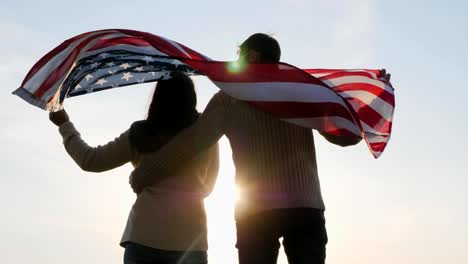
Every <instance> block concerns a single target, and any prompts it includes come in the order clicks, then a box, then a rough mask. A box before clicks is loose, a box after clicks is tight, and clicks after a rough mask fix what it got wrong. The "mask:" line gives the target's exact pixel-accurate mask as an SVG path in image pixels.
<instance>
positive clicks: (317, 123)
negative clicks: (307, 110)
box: [283, 116, 361, 136]
mask: <svg viewBox="0 0 468 264" xmlns="http://www.w3.org/2000/svg"><path fill="white" fill-rule="evenodd" d="M283 120H285V121H287V122H290V123H293V124H296V125H299V126H303V127H310V128H313V129H317V130H320V131H325V128H326V127H327V126H330V122H331V123H333V124H334V125H336V127H337V128H339V129H346V130H348V131H349V132H351V133H353V134H355V135H357V136H361V131H360V130H359V128H358V126H356V124H354V123H353V122H351V121H350V120H348V119H346V118H343V117H341V116H327V117H312V118H285V119H283Z"/></svg>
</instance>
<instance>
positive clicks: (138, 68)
mask: <svg viewBox="0 0 468 264" xmlns="http://www.w3.org/2000/svg"><path fill="white" fill-rule="evenodd" d="M135 70H136V71H137V72H141V71H143V66H140V67H136V68H135Z"/></svg>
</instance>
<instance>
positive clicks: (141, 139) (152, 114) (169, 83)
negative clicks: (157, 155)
mask: <svg viewBox="0 0 468 264" xmlns="http://www.w3.org/2000/svg"><path fill="white" fill-rule="evenodd" d="M171 75H172V78H171V79H168V80H161V81H158V83H157V84H156V88H155V90H154V94H153V98H152V100H151V104H150V106H149V109H148V116H147V118H146V120H144V121H141V122H136V123H134V124H133V125H132V128H131V129H130V143H131V144H132V145H133V146H134V147H136V149H137V151H139V152H142V153H147V152H153V151H156V150H158V149H159V148H160V147H162V146H163V145H164V144H166V143H167V142H168V141H169V140H170V139H171V138H173V137H174V136H175V135H177V133H179V132H180V131H181V130H182V129H184V128H187V127H189V126H190V125H191V124H193V123H194V122H195V121H196V119H197V118H198V112H197V110H196V106H197V95H196V93H195V86H194V84H193V81H192V79H190V77H188V76H186V75H185V74H183V73H180V72H174V73H172V74H171ZM149 137H152V138H151V141H152V142H147V141H148V140H149Z"/></svg>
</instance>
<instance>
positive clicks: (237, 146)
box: [49, 33, 361, 264]
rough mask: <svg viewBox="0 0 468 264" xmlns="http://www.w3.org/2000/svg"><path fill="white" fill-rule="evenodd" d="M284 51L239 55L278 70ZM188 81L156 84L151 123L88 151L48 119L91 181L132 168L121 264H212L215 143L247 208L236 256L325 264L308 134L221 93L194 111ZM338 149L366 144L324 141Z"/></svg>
mask: <svg viewBox="0 0 468 264" xmlns="http://www.w3.org/2000/svg"><path fill="white" fill-rule="evenodd" d="M280 56H281V50H280V46H279V44H278V42H277V41H276V40H275V39H274V38H272V37H270V36H268V35H265V34H262V33H257V34H254V35H252V36H250V37H249V38H248V39H247V40H245V41H244V42H243V43H242V44H241V46H240V51H239V61H240V62H241V63H277V62H279V61H280ZM196 102H197V100H196V94H195V89H194V84H193V82H192V80H191V79H190V78H189V77H188V76H186V75H184V74H182V73H174V74H173V76H172V78H171V79H169V80H162V81H159V82H158V83H157V84H156V89H155V91H154V95H153V98H152V101H151V104H150V107H149V109H148V115H147V118H146V120H143V121H137V122H134V123H133V124H132V125H131V126H130V128H129V129H128V130H127V131H125V132H124V133H122V134H121V135H120V136H119V137H117V138H116V139H114V140H113V141H111V142H109V143H107V144H105V145H102V146H98V147H90V146H88V144H86V142H85V141H83V139H82V138H81V137H80V134H79V132H78V131H77V130H76V128H75V127H74V125H73V124H72V123H71V122H70V119H69V117H68V115H67V113H66V112H65V110H61V111H58V112H54V113H51V114H50V116H49V118H50V120H51V121H52V122H53V123H54V124H56V125H57V126H58V127H59V131H60V134H61V135H62V137H63V144H64V146H65V149H66V151H67V152H68V154H69V155H70V156H71V157H72V158H73V159H74V160H75V162H76V163H77V164H78V165H79V166H80V167H81V168H82V169H83V170H86V171H92V172H101V171H106V170H111V169H113V168H116V167H119V166H121V165H123V164H125V163H127V162H131V163H132V165H133V166H134V168H135V170H134V171H133V173H132V175H131V177H130V184H131V186H132V188H133V190H134V192H135V193H137V199H136V201H135V203H134V205H133V207H132V209H131V211H130V214H129V217H128V221H127V225H126V228H125V231H124V234H123V236H122V240H121V243H120V244H121V246H123V247H125V254H124V263H125V264H133V263H135V264H149V263H163V264H164V263H167V264H175V263H186V264H192V263H193V264H202V263H207V259H208V258H207V249H208V243H207V225H206V214H205V208H204V204H203V200H204V198H205V197H207V196H208V195H209V194H210V192H211V190H212V189H213V186H214V184H215V181H216V177H217V174H218V167H219V163H218V145H217V142H218V140H219V139H220V138H221V137H222V136H223V135H225V136H226V137H227V138H228V139H229V142H230V145H231V148H232V153H233V156H232V158H233V161H234V165H235V167H236V185H237V186H238V188H239V189H240V190H241V195H242V199H241V202H239V203H238V204H236V211H235V219H236V228H237V242H236V248H237V250H238V256H239V263H241V264H250V263H255V264H258V263H260V264H263V263H265V264H269V263H276V261H277V257H278V252H279V248H280V242H279V239H280V238H283V246H284V250H285V253H286V255H287V258H288V261H289V263H324V262H325V252H326V251H325V245H326V243H327V234H326V229H325V219H324V209H325V206H324V202H323V200H322V195H321V190H320V183H319V178H318V173H317V163H316V155H315V145H314V137H313V134H312V130H311V129H308V128H304V127H300V126H296V125H293V124H290V123H286V122H284V121H281V120H279V119H277V118H275V117H273V116H271V115H270V114H268V113H265V112H262V111H260V110H258V109H257V108H254V107H253V106H251V105H249V104H247V103H245V102H241V101H239V100H236V99H234V98H232V97H230V96H228V95H226V94H224V93H223V92H218V93H217V94H215V95H214V96H213V98H212V99H211V100H210V102H209V103H208V105H207V107H206V109H205V110H204V111H203V113H198V112H197V111H196ZM321 135H322V136H324V137H325V139H327V140H328V141H329V142H331V143H333V144H337V145H340V146H349V145H354V144H357V143H358V142H359V141H360V140H361V139H360V138H349V137H339V136H333V135H329V134H325V133H321Z"/></svg>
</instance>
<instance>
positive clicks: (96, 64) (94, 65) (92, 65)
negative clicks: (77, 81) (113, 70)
mask: <svg viewBox="0 0 468 264" xmlns="http://www.w3.org/2000/svg"><path fill="white" fill-rule="evenodd" d="M98 65H99V63H97V62H95V63H93V64H91V69H94V68H96V67H97V66H98Z"/></svg>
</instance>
